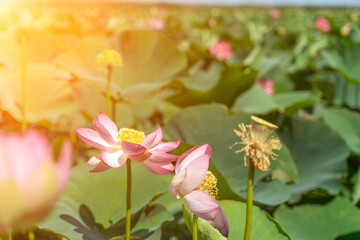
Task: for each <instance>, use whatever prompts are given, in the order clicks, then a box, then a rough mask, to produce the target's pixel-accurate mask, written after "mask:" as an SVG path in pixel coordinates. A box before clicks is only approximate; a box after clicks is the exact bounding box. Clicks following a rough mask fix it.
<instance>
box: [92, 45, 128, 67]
mask: <svg viewBox="0 0 360 240" xmlns="http://www.w3.org/2000/svg"><path fill="white" fill-rule="evenodd" d="M96 61H97V62H98V63H99V64H104V65H112V66H120V65H121V64H122V58H121V55H120V53H118V52H117V51H115V50H112V49H109V50H104V51H102V52H101V53H99V54H98V55H97V56H96Z"/></svg>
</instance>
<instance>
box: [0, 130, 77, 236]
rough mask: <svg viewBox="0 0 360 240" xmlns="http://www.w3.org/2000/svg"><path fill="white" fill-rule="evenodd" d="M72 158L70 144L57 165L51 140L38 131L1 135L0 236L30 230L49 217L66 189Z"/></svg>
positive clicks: (65, 146) (65, 147)
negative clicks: (55, 203) (57, 199)
mask: <svg viewBox="0 0 360 240" xmlns="http://www.w3.org/2000/svg"><path fill="white" fill-rule="evenodd" d="M71 156H72V146H71V144H70V142H69V141H65V142H64V144H63V146H62V149H61V153H60V156H59V158H58V160H57V161H56V162H55V159H54V154H53V151H52V149H51V145H50V143H49V141H48V140H47V139H46V137H45V136H43V135H42V134H41V133H39V132H38V131H36V130H27V131H26V132H25V133H5V132H0V196H1V199H0V234H6V233H7V232H8V231H11V230H16V231H22V230H28V229H29V228H31V227H32V226H33V225H34V224H36V223H37V222H38V221H40V220H41V219H43V218H44V217H46V215H47V214H48V213H49V212H50V210H51V209H52V207H53V205H54V202H55V200H56V198H57V197H58V196H59V195H60V193H61V192H62V191H63V190H64V188H65V185H66V182H67V180H68V177H69V174H70V168H71V165H72V158H71Z"/></svg>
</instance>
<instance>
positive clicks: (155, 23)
mask: <svg viewBox="0 0 360 240" xmlns="http://www.w3.org/2000/svg"><path fill="white" fill-rule="evenodd" d="M147 25H148V27H149V28H150V29H153V30H156V31H163V30H165V23H164V21H163V20H162V19H160V18H150V19H149V20H148V21H147Z"/></svg>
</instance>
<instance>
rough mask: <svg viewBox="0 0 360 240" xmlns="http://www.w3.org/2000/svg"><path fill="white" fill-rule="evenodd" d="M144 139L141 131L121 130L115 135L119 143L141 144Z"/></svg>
mask: <svg viewBox="0 0 360 240" xmlns="http://www.w3.org/2000/svg"><path fill="white" fill-rule="evenodd" d="M144 138H145V134H144V133H143V132H142V131H137V130H135V129H131V128H121V129H120V130H119V133H118V135H117V139H119V141H120V142H122V141H128V142H132V143H141V141H142V140H143V139H144Z"/></svg>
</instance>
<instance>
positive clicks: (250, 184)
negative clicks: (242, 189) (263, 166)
mask: <svg viewBox="0 0 360 240" xmlns="http://www.w3.org/2000/svg"><path fill="white" fill-rule="evenodd" d="M254 174H255V169H254V166H253V164H252V163H251V162H250V164H249V175H248V182H247V195H246V225H245V234H244V240H249V239H250V233H251V223H252V207H253V189H254Z"/></svg>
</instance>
